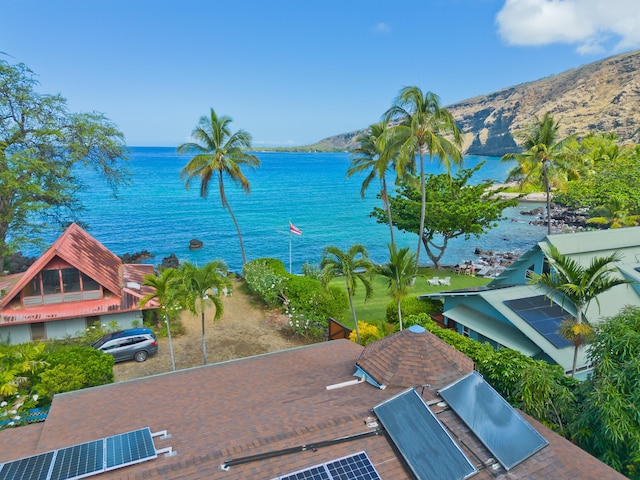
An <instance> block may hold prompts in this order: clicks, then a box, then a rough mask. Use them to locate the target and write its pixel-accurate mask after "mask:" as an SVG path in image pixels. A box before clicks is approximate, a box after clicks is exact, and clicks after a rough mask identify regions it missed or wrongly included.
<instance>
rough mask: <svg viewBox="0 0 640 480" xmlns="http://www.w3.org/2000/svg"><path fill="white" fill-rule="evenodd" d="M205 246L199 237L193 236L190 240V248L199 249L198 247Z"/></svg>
mask: <svg viewBox="0 0 640 480" xmlns="http://www.w3.org/2000/svg"><path fill="white" fill-rule="evenodd" d="M203 246H204V243H202V242H201V241H200V240H198V239H197V238H193V239H191V241H190V242H189V250H197V249H198V248H202V247H203Z"/></svg>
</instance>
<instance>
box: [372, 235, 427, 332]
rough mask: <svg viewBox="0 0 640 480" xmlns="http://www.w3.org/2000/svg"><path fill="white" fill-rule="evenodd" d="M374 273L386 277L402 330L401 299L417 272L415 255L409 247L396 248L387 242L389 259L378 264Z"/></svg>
mask: <svg viewBox="0 0 640 480" xmlns="http://www.w3.org/2000/svg"><path fill="white" fill-rule="evenodd" d="M376 273H378V274H379V275H382V276H383V277H386V278H387V288H388V289H389V291H390V292H391V294H392V295H393V297H394V298H395V300H396V302H397V305H398V320H399V322H400V330H402V309H401V306H400V304H401V300H402V298H403V297H405V296H406V295H407V289H408V288H409V286H410V285H411V283H412V282H413V279H414V278H415V277H416V275H417V274H418V267H417V265H416V257H415V255H414V254H413V253H411V252H410V251H409V247H404V248H401V249H400V250H398V248H397V246H396V245H394V244H389V261H388V262H387V263H385V264H384V265H378V267H377V268H376Z"/></svg>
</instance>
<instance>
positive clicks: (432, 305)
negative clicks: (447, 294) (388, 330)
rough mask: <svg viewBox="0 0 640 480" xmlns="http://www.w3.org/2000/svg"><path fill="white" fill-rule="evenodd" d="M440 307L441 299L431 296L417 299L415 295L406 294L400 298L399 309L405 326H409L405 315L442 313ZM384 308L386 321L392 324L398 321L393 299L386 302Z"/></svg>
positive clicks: (441, 306)
mask: <svg viewBox="0 0 640 480" xmlns="http://www.w3.org/2000/svg"><path fill="white" fill-rule="evenodd" d="M442 308H443V304H442V301H441V300H435V299H431V298H428V299H425V300H419V299H418V297H417V296H407V297H404V298H402V300H400V309H401V311H402V318H403V321H404V326H405V328H406V327H408V326H410V325H407V324H406V320H407V319H406V316H408V315H419V314H421V313H424V314H427V315H429V314H432V313H442ZM386 310H387V314H386V319H387V322H389V323H393V324H396V323H398V306H397V304H396V302H395V300H394V301H391V302H389V303H388V304H387V308H386Z"/></svg>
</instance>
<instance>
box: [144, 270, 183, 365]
mask: <svg viewBox="0 0 640 480" xmlns="http://www.w3.org/2000/svg"><path fill="white" fill-rule="evenodd" d="M177 280H178V275H177V270H176V269H175V268H165V269H162V270H161V271H160V276H156V275H155V274H151V273H147V274H146V275H145V276H144V277H143V282H142V284H143V285H146V286H149V287H152V288H153V292H151V293H148V294H147V295H145V296H143V297H142V298H141V299H140V308H142V307H144V306H145V305H146V304H147V303H149V302H150V301H151V300H153V299H154V298H155V299H156V300H157V302H158V310H160V311H161V312H162V313H163V316H164V321H165V323H166V325H167V337H168V338H169V352H170V353H171V369H172V370H174V371H175V369H176V359H175V356H174V354H173V342H172V340H171V327H170V325H169V308H170V307H172V306H173V305H174V304H175V303H176V301H177V298H176V297H177V295H176V293H177V290H176V288H177V285H176V282H177Z"/></svg>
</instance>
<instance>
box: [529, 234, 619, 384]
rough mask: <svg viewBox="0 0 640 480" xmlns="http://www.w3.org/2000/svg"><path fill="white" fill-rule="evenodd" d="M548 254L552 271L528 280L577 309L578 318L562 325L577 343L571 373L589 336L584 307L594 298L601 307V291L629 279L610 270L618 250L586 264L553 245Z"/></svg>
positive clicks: (568, 335)
mask: <svg viewBox="0 0 640 480" xmlns="http://www.w3.org/2000/svg"><path fill="white" fill-rule="evenodd" d="M545 255H546V257H547V260H548V262H549V265H550V266H551V268H552V271H551V272H549V273H543V274H542V275H539V274H537V273H532V275H531V278H530V280H529V282H530V283H531V284H534V285H542V286H543V287H544V288H545V290H546V293H545V294H546V295H547V296H548V297H549V298H551V297H552V296H553V295H554V294H560V295H562V296H563V298H564V299H567V300H569V301H570V302H571V303H572V304H573V305H574V307H575V309H576V317H575V322H572V323H571V324H568V323H564V324H563V325H562V326H561V333H564V334H565V338H566V339H567V340H569V341H571V342H572V343H573V345H574V352H573V368H572V370H571V376H574V375H575V372H576V363H577V361H578V349H579V348H580V346H581V345H582V344H583V343H585V340H588V338H589V336H590V328H589V326H588V324H586V325H584V324H583V323H582V313H583V311H585V310H586V309H587V308H588V307H589V304H590V303H591V301H592V300H595V301H596V303H597V304H598V309H599V308H600V302H599V300H598V295H600V294H601V293H603V292H606V291H607V290H609V289H611V288H613V287H615V286H616V285H622V284H625V283H630V282H629V280H625V279H622V278H612V277H611V273H613V272H614V271H615V265H614V263H615V262H617V261H618V260H620V256H619V254H618V253H614V254H612V255H609V256H606V257H594V258H592V259H591V264H590V265H589V267H587V268H585V267H583V266H582V265H580V264H579V263H578V262H577V261H575V260H574V259H572V258H570V257H567V256H565V255H562V254H561V253H560V252H559V251H558V249H557V248H556V247H554V246H553V245H551V246H550V248H549V250H548V251H545Z"/></svg>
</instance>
